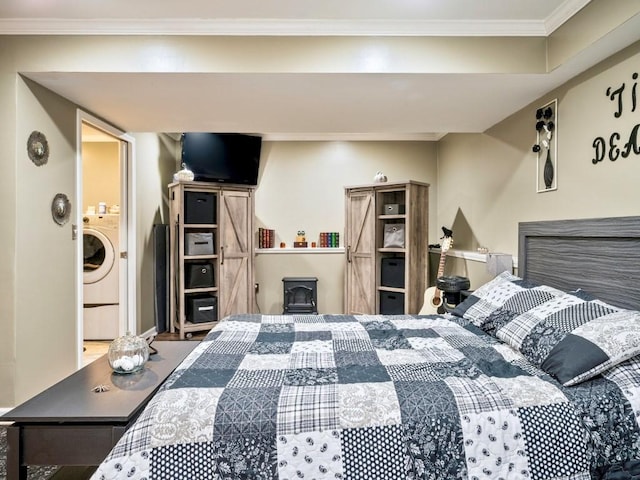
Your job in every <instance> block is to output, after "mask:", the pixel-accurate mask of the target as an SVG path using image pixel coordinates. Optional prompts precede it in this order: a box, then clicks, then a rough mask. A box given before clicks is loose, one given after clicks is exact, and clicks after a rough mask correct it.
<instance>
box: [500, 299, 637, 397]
mask: <svg viewBox="0 0 640 480" xmlns="http://www.w3.org/2000/svg"><path fill="white" fill-rule="evenodd" d="M495 335H496V337H497V338H498V339H500V340H502V341H503V342H505V343H507V344H508V345H510V346H511V347H513V348H514V349H516V350H518V351H519V352H520V353H522V354H523V355H524V356H525V357H526V358H527V359H528V360H529V361H530V362H531V363H532V364H534V365H536V366H537V367H539V368H541V369H542V370H544V371H545V372H546V373H548V374H549V375H551V376H552V377H554V378H556V379H557V380H558V381H559V382H560V383H562V384H563V385H564V386H567V387H569V386H572V385H577V384H578V383H581V382H583V381H585V380H588V379H590V378H593V377H595V376H596V375H599V374H601V373H604V372H606V371H607V370H609V369H610V368H611V367H613V366H615V365H617V364H619V363H621V362H623V361H625V360H628V359H629V358H631V357H634V356H636V355H638V354H640V312H637V311H633V310H625V309H621V308H618V307H615V306H613V305H609V304H607V303H605V302H603V301H600V300H597V299H593V298H592V297H590V296H588V295H584V294H582V292H572V293H565V294H563V295H561V296H558V297H554V298H552V299H550V300H549V301H547V302H545V303H543V304H540V305H538V306H536V307H534V308H532V309H530V310H527V311H526V312H523V313H521V314H520V315H518V316H516V317H515V318H513V319H511V320H510V321H509V322H507V323H505V324H503V325H502V326H500V327H499V328H498V329H496V332H495Z"/></svg>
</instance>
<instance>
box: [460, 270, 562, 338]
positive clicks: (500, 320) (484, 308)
mask: <svg viewBox="0 0 640 480" xmlns="http://www.w3.org/2000/svg"><path fill="white" fill-rule="evenodd" d="M563 293H564V292H563V291H561V290H558V289H556V288H553V287H549V286H545V285H538V284H536V283H533V282H529V281H526V280H523V279H522V278H520V277H518V276H516V275H513V274H512V273H509V272H503V273H501V274H500V275H498V276H496V277H495V278H494V279H492V280H490V281H489V282H487V283H485V284H484V285H482V286H481V287H479V288H478V289H476V290H474V291H473V293H472V294H471V295H469V297H467V298H466V299H465V300H464V301H463V302H461V303H460V304H459V305H457V306H456V307H455V308H454V309H453V311H452V312H451V313H453V314H454V315H457V316H459V317H463V318H465V319H467V320H469V321H470V322H471V323H473V324H474V325H476V326H478V327H480V328H482V329H483V330H485V331H486V332H488V333H492V334H494V333H495V331H496V330H497V329H499V328H500V327H502V326H503V325H504V324H506V323H508V322H510V321H511V320H513V319H514V318H516V317H517V316H518V315H520V314H522V313H524V312H526V311H528V310H530V309H532V308H534V307H536V306H538V305H540V304H543V303H545V302H547V301H549V300H551V299H552V298H555V297H558V296H560V295H562V294H563Z"/></svg>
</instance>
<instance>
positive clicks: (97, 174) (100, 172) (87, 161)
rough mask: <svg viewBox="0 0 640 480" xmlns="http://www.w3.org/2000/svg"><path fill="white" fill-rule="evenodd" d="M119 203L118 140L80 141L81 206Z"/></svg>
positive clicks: (85, 209) (96, 206)
mask: <svg viewBox="0 0 640 480" xmlns="http://www.w3.org/2000/svg"><path fill="white" fill-rule="evenodd" d="M99 202H105V203H106V204H107V208H109V207H111V206H113V205H120V142H83V143H82V205H79V207H80V208H82V211H83V212H86V211H87V207H88V206H89V205H91V206H93V207H95V210H96V212H97V211H98V203H99Z"/></svg>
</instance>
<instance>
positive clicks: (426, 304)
mask: <svg viewBox="0 0 640 480" xmlns="http://www.w3.org/2000/svg"><path fill="white" fill-rule="evenodd" d="M442 232H443V233H444V237H442V246H441V247H440V263H438V274H437V276H436V278H440V277H441V276H443V275H444V262H445V261H446V259H447V251H449V249H450V248H451V245H453V232H452V231H451V230H449V229H448V228H445V227H442ZM443 303H444V300H443V298H442V292H441V291H440V290H439V289H438V287H429V288H427V289H426V290H425V292H424V300H423V303H422V308H421V309H420V311H419V312H418V315H434V314H436V313H444V308H442V304H443Z"/></svg>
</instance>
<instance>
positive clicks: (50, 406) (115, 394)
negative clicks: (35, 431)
mask: <svg viewBox="0 0 640 480" xmlns="http://www.w3.org/2000/svg"><path fill="white" fill-rule="evenodd" d="M198 343H199V342H194V341H167V342H160V341H158V342H154V343H153V347H154V348H155V349H156V350H158V353H156V354H154V355H151V356H150V357H149V361H148V362H147V363H146V364H145V368H144V369H143V370H142V371H140V372H138V373H133V374H127V375H120V374H116V373H113V371H112V370H111V367H110V366H109V361H108V359H107V356H106V355H104V356H102V357H100V358H99V359H97V360H95V361H94V362H92V363H90V364H89V365H87V366H86V367H84V368H82V369H80V370H78V371H77V372H75V373H73V374H72V375H70V376H68V377H67V378H65V379H64V380H61V381H60V382H58V383H56V384H55V385H53V386H52V387H50V388H48V389H47V390H45V391H43V392H42V393H40V394H38V395H36V396H35V397H33V398H31V399H29V400H27V401H26V402H24V403H23V404H21V405H19V406H17V407H16V408H14V409H13V410H11V411H9V412H7V413H6V414H5V415H2V416H0V420H1V421H9V422H18V423H22V424H30V423H31V424H35V423H37V424H42V423H127V422H129V421H130V420H131V419H132V418H133V417H134V416H135V414H136V413H137V412H138V410H139V409H140V408H141V406H143V405H145V404H146V403H147V402H148V400H149V399H150V398H151V396H152V395H153V394H154V393H155V392H156V390H157V389H158V388H159V387H160V385H161V384H162V382H164V380H165V379H166V378H167V377H168V376H169V375H170V374H171V372H173V370H175V368H176V367H177V366H178V365H179V364H180V363H181V362H182V360H184V359H185V358H186V357H187V355H188V354H189V353H190V352H191V351H192V350H193V349H194V348H195V347H196V346H197V345H198ZM98 385H105V386H107V387H108V390H107V391H105V392H101V393H95V392H94V391H93V389H94V387H96V386H98Z"/></svg>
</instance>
